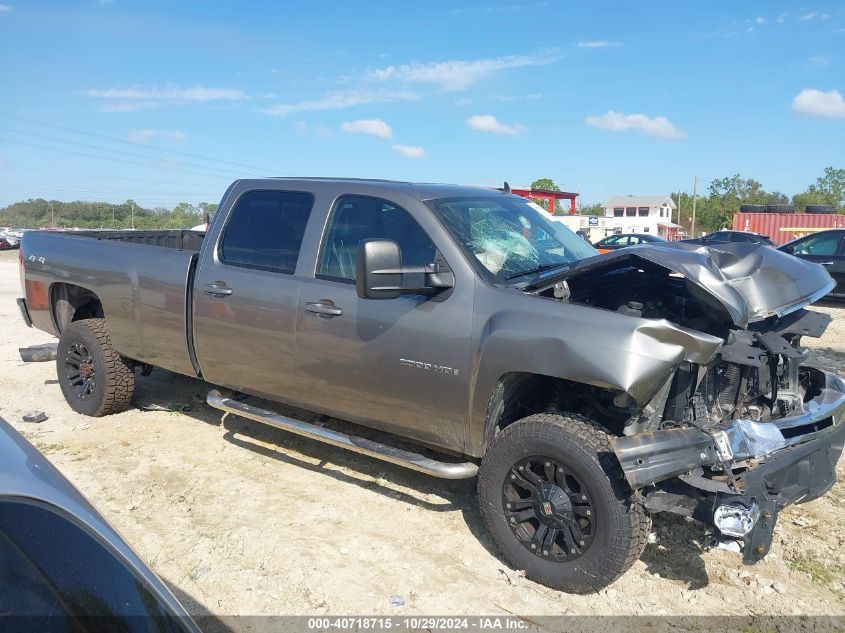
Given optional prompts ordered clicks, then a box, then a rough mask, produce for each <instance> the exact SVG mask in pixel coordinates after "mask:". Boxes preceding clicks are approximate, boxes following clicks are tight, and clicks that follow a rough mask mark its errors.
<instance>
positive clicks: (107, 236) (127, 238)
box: [60, 229, 205, 253]
mask: <svg viewBox="0 0 845 633" xmlns="http://www.w3.org/2000/svg"><path fill="white" fill-rule="evenodd" d="M60 232H61V233H64V234H66V235H71V236H75V237H90V238H93V239H96V240H111V241H115V242H130V243H132V244H144V245H145V246H161V247H163V248H175V249H177V250H180V251H193V252H194V253H198V252H199V250H200V246H202V239H203V238H204V237H205V233H201V232H199V231H190V230H187V229H176V230H155V231H60Z"/></svg>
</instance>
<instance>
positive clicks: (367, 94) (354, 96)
mask: <svg viewBox="0 0 845 633" xmlns="http://www.w3.org/2000/svg"><path fill="white" fill-rule="evenodd" d="M416 99H419V95H416V94H414V93H412V92H396V91H386V90H379V91H357V90H353V91H348V92H333V93H331V94H328V95H325V96H324V97H321V98H320V99H311V100H307V101H299V102H297V103H278V104H276V105H272V106H270V107H268V108H264V109H262V110H261V112H263V113H264V114H269V115H270V116H287V115H289V114H293V113H295V112H313V111H321V110H343V109H346V108H351V107H354V106H359V105H367V104H370V103H390V102H394V101H414V100H416Z"/></svg>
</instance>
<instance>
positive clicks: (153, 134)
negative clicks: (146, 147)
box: [129, 130, 188, 143]
mask: <svg viewBox="0 0 845 633" xmlns="http://www.w3.org/2000/svg"><path fill="white" fill-rule="evenodd" d="M153 138H166V139H170V140H173V141H184V140H185V139H186V138H188V135H187V134H185V133H184V132H179V131H177V130H133V131H132V132H130V133H129V140H131V141H135V142H136V143H145V142H146V141H149V140H150V139H153Z"/></svg>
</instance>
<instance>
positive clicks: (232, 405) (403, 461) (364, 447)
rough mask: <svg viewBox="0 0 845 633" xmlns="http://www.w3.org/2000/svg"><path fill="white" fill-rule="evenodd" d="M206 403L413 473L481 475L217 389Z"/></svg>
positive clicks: (468, 464)
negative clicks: (247, 401) (227, 395)
mask: <svg viewBox="0 0 845 633" xmlns="http://www.w3.org/2000/svg"><path fill="white" fill-rule="evenodd" d="M206 402H207V403H208V405H209V406H210V407H214V408H215V409H220V410H221V411H225V412H226V413H232V414H234V415H239V416H241V417H244V418H248V419H250V420H254V421H256V422H261V423H262V424H266V425H268V426H273V427H275V428H277V429H282V430H283V431H289V432H291V433H296V434H297V435H302V436H304V437H308V438H311V439H312V440H317V441H319V442H323V443H325V444H331V445H332V446H338V447H340V448H345V449H347V450H350V451H355V452H356V453H361V454H363V455H369V456H370V457H375V458H376V459H381V460H383V461H386V462H390V463H391V464H398V465H399V466H404V467H405V468H410V469H411V470H416V471H419V472H421V473H425V474H427V475H433V476H434V477H440V478H441V479H468V478H470V477H475V475H476V474H477V473H478V465H476V464H473V463H472V462H460V463H451V462H438V461H436V460H433V459H430V458H428V457H425V456H423V455H419V454H418V453H411V452H410V451H403V450H401V449H398V448H394V447H392V446H387V445H385V444H380V443H379V442H373V441H372V440H367V439H364V438H362V437H354V436H351V435H345V434H343V433H338V432H337V431H332V430H330V429H324V428H323V427H320V426H316V425H314V424H309V423H308V422H302V421H301V420H294V419H293V418H288V417H285V416H283V415H279V414H278V413H273V412H272V411H267V410H265V409H260V408H258V407H253V406H252V405H249V404H246V403H245V402H239V401H237V400H232V399H231V398H226V397H224V396H223V395H221V394H220V392H219V391H217V390H216V389H213V390H211V391H209V392H208V396H207V397H206Z"/></svg>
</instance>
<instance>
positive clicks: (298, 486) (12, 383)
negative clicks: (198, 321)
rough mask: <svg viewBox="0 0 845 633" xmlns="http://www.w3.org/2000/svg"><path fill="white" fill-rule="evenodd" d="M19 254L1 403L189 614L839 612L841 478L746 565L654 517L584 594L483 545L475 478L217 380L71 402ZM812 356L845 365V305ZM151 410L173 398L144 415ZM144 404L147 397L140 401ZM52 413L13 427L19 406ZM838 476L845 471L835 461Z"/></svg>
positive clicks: (844, 606)
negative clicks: (283, 413) (221, 393)
mask: <svg viewBox="0 0 845 633" xmlns="http://www.w3.org/2000/svg"><path fill="white" fill-rule="evenodd" d="M19 295H20V287H19V278H18V267H17V252H11V253H7V252H4V253H0V415H2V416H3V417H4V418H5V419H7V420H8V421H9V422H11V423H12V424H13V425H14V426H15V427H16V428H17V429H18V430H20V431H21V432H22V433H23V434H24V435H25V436H26V437H27V438H28V439H29V440H30V441H31V442H33V443H34V444H35V445H36V446H37V447H38V448H39V449H40V450H42V451H43V452H44V453H45V454H46V455H47V456H48V457H49V459H50V460H51V461H52V462H53V463H54V464H55V465H56V466H57V467H58V468H59V469H60V470H61V471H62V472H63V473H64V474H65V475H66V476H67V477H68V479H70V481H71V482H73V483H74V484H75V485H76V486H77V487H78V488H79V489H80V490H81V491H82V492H83V493H84V494H85V495H86V496H87V497H88V498H89V499H90V500H91V501H92V503H93V504H94V505H95V506H96V507H97V508H98V509H99V510H100V511H101V512H102V514H103V515H104V516H105V517H106V518H107V519H108V520H109V521H110V522H111V523H112V524H113V525H114V526H115V527H116V528H117V529H118V530H119V531H120V532H121V533H122V534H123V535H124V536H125V537H126V539H127V540H128V542H129V543H130V544H131V545H132V546H133V547H134V548H135V549H136V551H137V552H138V553H139V554H140V555H141V557H142V558H143V559H144V560H146V561H147V562H148V563H149V565H150V566H151V567H152V568H153V569H154V570H155V571H156V572H157V573H158V574H159V575H160V576H161V577H162V578H163V579H164V580H165V581H166V582H167V583H168V584H169V585H170V586H171V587H172V588H173V589H174V592H175V593H177V595H178V596H179V597H180V598H182V599H183V600H184V601H185V602H187V603H188V607H189V610H193V611H194V612H196V613H199V614H202V613H212V614H217V615H224V614H252V615H257V614H301V615H311V614H325V613H330V614H344V615H347V614H348V615H352V614H391V615H404V614H438V615H453V614H467V615H480V614H483V615H509V614H522V615H526V614H532V615H541V614H549V615H551V614H585V615H586V614H648V615H685V614H696V615H701V614H735V615H763V614H808V615H809V614H839V615H841V614H845V549H843V547H842V545H843V541H845V522H843V518H845V485H843V484H842V483H840V484H837V485H836V486H835V487H834V489H833V490H832V491H831V492H830V493H829V494H828V495H827V496H825V497H824V498H822V499H819V500H817V501H814V502H811V503H809V504H806V505H803V506H797V507H791V508H789V509H787V510H786V511H784V512H783V513H782V514H781V517H780V520H779V523H778V527H777V529H776V531H775V541H774V544H773V547H772V551H771V554H770V555H769V556H768V557H767V558H766V560H764V561H763V562H761V563H759V564H758V565H756V566H753V567H745V566H743V565H742V564H741V562H740V559H739V557H738V556H737V555H735V554H731V553H728V552H724V551H721V550H710V551H702V549H701V547H700V543H699V538H700V535H701V531H700V529H699V528H698V527H696V526H694V525H688V524H686V523H684V522H683V521H682V520H680V519H675V518H672V517H668V516H667V517H663V516H658V517H656V518H655V521H654V531H653V534H652V537H651V539H650V543H649V545H648V546H647V548H646V550H645V552H644V554H643V556H642V559H641V560H640V561H638V562H637V563H635V564H634V566H633V568H632V569H631V570H630V571H629V572H628V573H627V574H626V575H625V576H623V577H622V578H621V579H620V580H619V581H617V582H616V583H615V584H613V585H612V586H611V587H609V588H608V589H606V590H604V591H602V592H600V593H599V594H596V595H592V596H571V595H567V594H563V593H560V592H557V591H553V590H551V589H547V588H545V587H543V586H541V585H537V584H535V583H533V582H531V581H529V580H526V579H525V578H523V577H521V576H520V574H519V573H518V572H517V571H514V570H511V569H509V568H508V567H507V566H506V565H505V564H504V563H503V562H502V561H500V560H499V559H498V558H497V557H496V555H495V554H494V553H493V549H492V545H491V542H490V539H489V537H488V536H487V535H486V534H485V532H484V529H483V527H482V521H481V518H480V515H479V512H478V509H477V505H476V497H475V481H474V480H472V481H459V482H448V481H440V480H437V479H433V478H430V477H427V476H425V475H421V474H416V473H413V472H410V471H407V470H404V469H402V468H400V467H393V466H391V465H389V464H385V463H382V462H379V461H376V460H372V459H369V458H366V457H363V456H358V455H354V454H351V453H347V452H345V451H343V450H341V449H336V448H333V447H329V446H325V445H322V444H317V443H314V442H310V441H308V440H305V439H304V438H299V437H296V436H293V435H289V434H286V433H283V432H281V431H275V430H274V429H269V428H265V427H263V426H260V425H257V424H254V423H250V422H247V421H245V420H242V419H237V418H233V417H231V416H230V417H229V418H227V419H226V420H225V422H224V423H222V424H221V419H220V415H219V414H218V412H215V411H214V410H213V409H210V408H209V407H207V406H206V405H205V404H204V401H203V398H204V395H205V393H206V392H207V391H208V389H209V385H207V384H205V383H203V382H202V381H199V380H192V379H188V378H182V377H179V376H176V375H173V374H169V373H166V372H162V371H156V372H154V373H153V375H152V376H150V377H148V378H144V377H139V378H138V387H137V390H136V395H135V401H134V407H133V408H132V409H131V410H129V411H126V412H124V413H121V414H119V415H114V416H110V417H106V418H100V419H93V418H86V417H83V416H80V415H77V414H75V413H73V412H72V411H71V409H70V408H69V407H68V406H67V405H66V404H65V402H64V400H63V398H62V395H61V392H60V390H59V386H58V384H56V380H55V379H56V374H55V366H54V364H53V363H32V364H25V363H23V362H21V360H20V358H19V356H18V351H17V348H18V347H21V346H26V345H33V344H38V343H45V342H48V341H50V340H51V339H50V337H49V336H48V335H46V334H44V333H43V332H39V331H37V330H32V329H28V328H27V327H26V326H25V325H24V324H23V322H22V321H21V319H20V317H19V315H18V312H17V307H16V305H15V302H14V299H15V297H17V296H19ZM819 309H820V310H823V311H825V312H828V313H830V314H832V315H833V316H834V322H833V324H832V325H831V327H830V328H829V329H828V331H827V333H826V334H825V336H824V338H823V339H821V340H807V343H808V345H810V346H812V347H813V357H812V359H811V360H812V362H813V363H814V364H816V365H818V366H821V367H825V368H831V369H835V370H838V371H839V372H845V309H843V308H840V307H835V306H834V305H832V304H831V305H826V306H824V307H821V308H819ZM149 405H157V406H159V407H162V408H164V409H166V410H157V411H156V410H154V411H143V410H142V408H143V407H147V406H149ZM139 407H140V408H139ZM33 409H38V410H43V411H45V412H46V413H47V415H48V416H49V420H47V421H46V422H43V423H41V424H31V423H26V422H23V421H22V419H21V417H22V416H23V414H24V413H26V412H27V411H30V410H33ZM839 475H840V479H842V478H843V475H845V469H843V468H841V467H840V471H839Z"/></svg>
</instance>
